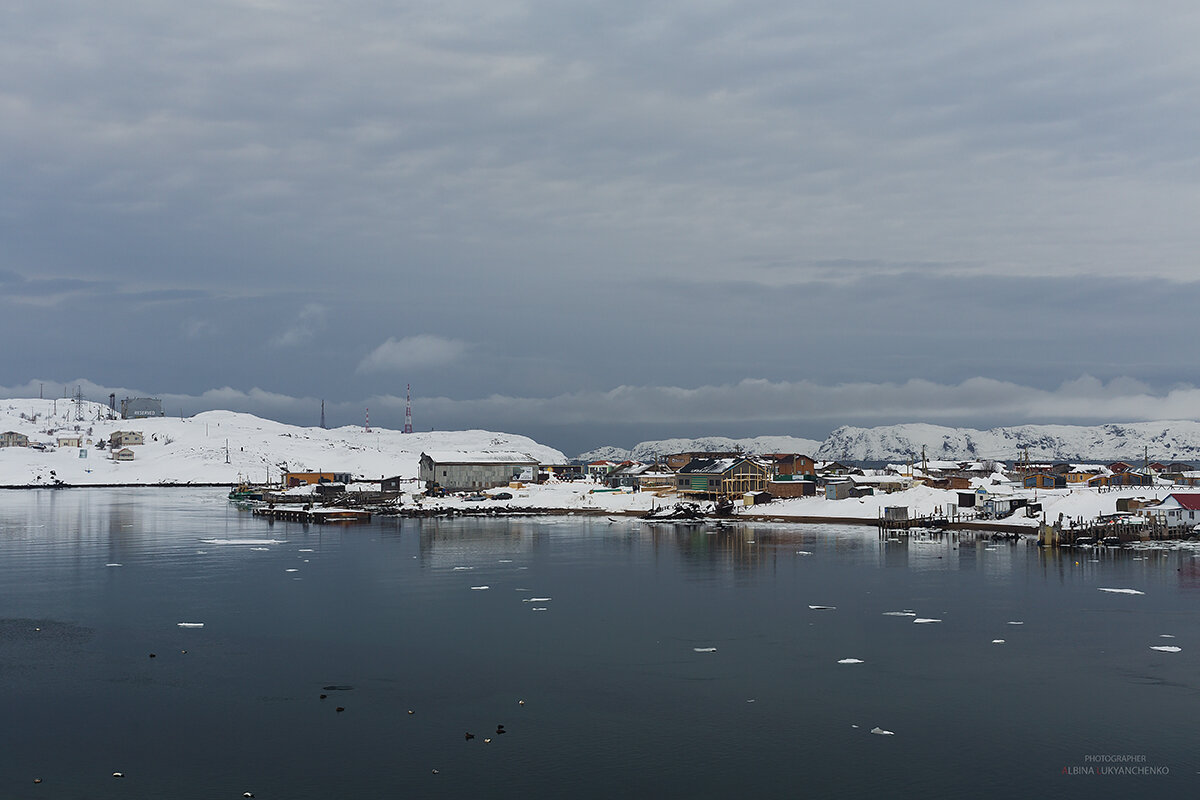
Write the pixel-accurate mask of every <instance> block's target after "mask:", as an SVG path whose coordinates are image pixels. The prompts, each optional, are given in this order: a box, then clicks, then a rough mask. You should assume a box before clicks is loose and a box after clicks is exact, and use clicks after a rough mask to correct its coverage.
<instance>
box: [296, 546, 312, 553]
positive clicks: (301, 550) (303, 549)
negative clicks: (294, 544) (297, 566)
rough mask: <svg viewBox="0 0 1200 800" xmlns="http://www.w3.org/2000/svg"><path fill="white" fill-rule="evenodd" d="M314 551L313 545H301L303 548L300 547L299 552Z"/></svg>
mask: <svg viewBox="0 0 1200 800" xmlns="http://www.w3.org/2000/svg"><path fill="white" fill-rule="evenodd" d="M312 551H313V549H312V548H311V547H301V548H300V550H299V551H298V552H301V553H311V552H312Z"/></svg>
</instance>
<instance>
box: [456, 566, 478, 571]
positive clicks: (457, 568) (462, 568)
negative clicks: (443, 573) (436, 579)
mask: <svg viewBox="0 0 1200 800" xmlns="http://www.w3.org/2000/svg"><path fill="white" fill-rule="evenodd" d="M464 569H475V568H474V567H454V569H453V570H452V571H453V572H460V571H462V570H464Z"/></svg>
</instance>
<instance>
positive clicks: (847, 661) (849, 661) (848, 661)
mask: <svg viewBox="0 0 1200 800" xmlns="http://www.w3.org/2000/svg"><path fill="white" fill-rule="evenodd" d="M838 663H839V664H865V663H866V662H865V661H863V660H862V659H861V658H843V659H841V660H840V661H838Z"/></svg>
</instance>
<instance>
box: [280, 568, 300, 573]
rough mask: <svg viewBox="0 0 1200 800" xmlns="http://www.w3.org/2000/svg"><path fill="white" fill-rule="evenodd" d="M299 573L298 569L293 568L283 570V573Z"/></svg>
mask: <svg viewBox="0 0 1200 800" xmlns="http://www.w3.org/2000/svg"><path fill="white" fill-rule="evenodd" d="M299 571H300V570H298V569H295V568H293V569H285V570H284V572H299Z"/></svg>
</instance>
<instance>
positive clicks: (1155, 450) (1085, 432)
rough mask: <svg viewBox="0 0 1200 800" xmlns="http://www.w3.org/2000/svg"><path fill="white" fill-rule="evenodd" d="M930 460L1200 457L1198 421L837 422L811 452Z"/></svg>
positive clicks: (825, 455) (875, 458)
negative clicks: (986, 426) (984, 426)
mask: <svg viewBox="0 0 1200 800" xmlns="http://www.w3.org/2000/svg"><path fill="white" fill-rule="evenodd" d="M922 447H924V448H925V455H926V457H927V458H930V459H951V460H954V459H973V460H977V459H978V460H987V459H994V460H997V461H1013V460H1015V459H1017V458H1019V457H1020V456H1021V455H1022V452H1023V450H1024V449H1025V448H1028V451H1029V457H1030V458H1031V459H1033V460H1035V461H1070V460H1076V459H1081V460H1088V461H1096V462H1105V461H1112V460H1115V459H1124V460H1127V461H1132V460H1135V459H1136V460H1137V461H1139V462H1140V461H1141V460H1142V458H1143V457H1144V455H1146V454H1148V455H1149V457H1150V459H1151V460H1157V461H1174V460H1182V461H1194V460H1197V459H1200V422H1196V421H1194V420H1179V421H1168V422H1134V423H1129V424H1109V425H1094V426H1082V425H1018V426H1013V427H1003V428H991V429H990V430H976V429H973V428H947V427H943V426H940V425H925V424H919V423H911V424H904V425H886V426H881V427H876V428H855V427H849V426H845V427H841V428H838V429H837V430H835V431H834V432H833V433H831V434H830V435H829V438H828V439H826V440H825V443H824V444H822V445H821V447H820V449H819V450H818V451H817V453H816V456H817V457H818V458H821V459H849V460H851V461H892V460H903V459H906V458H919V457H920V456H921V448H922Z"/></svg>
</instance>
